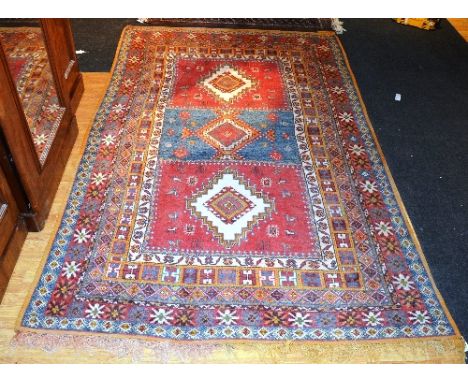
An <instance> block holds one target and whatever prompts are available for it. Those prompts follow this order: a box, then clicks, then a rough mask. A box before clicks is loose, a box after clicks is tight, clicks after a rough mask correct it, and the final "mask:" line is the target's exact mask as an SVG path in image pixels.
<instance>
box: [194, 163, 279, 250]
mask: <svg viewBox="0 0 468 382" xmlns="http://www.w3.org/2000/svg"><path fill="white" fill-rule="evenodd" d="M187 208H188V209H189V210H190V211H191V212H192V214H193V215H194V216H196V217H197V218H199V219H201V220H203V222H204V223H205V224H206V226H207V227H208V229H209V230H210V231H211V232H212V233H213V234H214V236H215V237H216V238H217V239H218V241H219V243H220V244H221V245H223V246H224V247H226V248H231V247H233V246H234V245H235V244H239V242H240V241H241V240H242V239H245V238H246V236H247V234H248V232H250V231H252V229H253V227H254V226H255V225H256V224H258V222H259V221H261V220H265V219H266V218H267V217H269V216H270V215H271V212H272V211H273V210H274V202H273V200H270V199H269V198H268V197H267V196H266V195H264V194H263V193H261V192H256V191H255V189H254V188H253V187H251V186H250V185H249V184H248V182H247V181H245V180H244V178H243V177H242V176H239V175H237V172H236V171H233V170H231V169H226V170H224V171H221V172H220V173H218V174H217V175H216V176H215V177H213V178H212V179H211V180H210V182H209V183H208V184H207V185H205V187H204V188H203V189H202V190H200V191H198V192H197V193H195V194H194V195H193V196H192V197H191V198H190V199H188V200H187Z"/></svg>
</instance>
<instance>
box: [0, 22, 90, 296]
mask: <svg viewBox="0 0 468 382" xmlns="http://www.w3.org/2000/svg"><path fill="white" fill-rule="evenodd" d="M82 93H83V80H82V76H81V74H80V71H79V68H78V61H77V58H76V55H75V46H74V42H73V37H72V34H71V29H70V23H69V21H68V20H66V19H41V20H40V21H38V24H37V26H33V27H31V26H30V25H28V26H26V27H17V26H15V27H6V28H5V27H0V156H1V157H2V160H1V161H0V170H1V172H0V185H1V186H0V205H1V207H0V208H1V209H0V298H1V295H2V289H3V288H4V285H5V283H6V282H5V280H7V279H8V278H9V276H10V274H11V272H12V270H13V266H14V263H15V260H16V256H17V252H19V249H20V248H21V243H22V240H24V236H25V235H24V232H25V227H27V229H28V230H29V231H39V230H41V229H42V228H43V226H44V222H45V219H46V218H47V215H48V213H49V210H50V207H51V204H52V200H53V198H54V195H55V192H56V190H57V187H58V184H59V182H60V179H61V177H62V174H63V170H64V169H65V165H66V162H67V159H68V157H69V155H70V152H71V148H72V146H73V144H74V142H75V139H76V136H77V133H78V128H77V124H76V118H75V112H76V108H77V106H78V103H79V101H80V98H81V95H82Z"/></svg>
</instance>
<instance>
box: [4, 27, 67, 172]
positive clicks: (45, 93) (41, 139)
mask: <svg viewBox="0 0 468 382" xmlns="http://www.w3.org/2000/svg"><path fill="white" fill-rule="evenodd" d="M0 42H1V44H2V47H3V50H4V52H5V56H6V59H7V62H8V65H9V67H10V73H11V74H12V78H13V80H14V82H15V85H16V89H17V91H18V96H19V98H20V100H21V105H22V107H23V110H24V115H25V117H26V120H27V122H28V125H29V129H30V131H31V136H32V140H33V143H34V148H35V150H36V154H37V156H38V158H39V161H40V163H41V164H44V162H45V160H46V158H47V154H48V153H49V150H50V146H51V145H52V142H53V140H54V138H55V134H56V132H57V128H58V126H59V125H60V121H61V119H62V116H63V113H64V112H65V108H63V107H61V106H60V102H59V100H58V97H57V91H56V90H55V84H54V79H53V76H52V72H51V68H50V65H49V59H48V57H47V50H46V47H45V43H44V40H43V37H42V30H41V28H35V27H5V28H0Z"/></svg>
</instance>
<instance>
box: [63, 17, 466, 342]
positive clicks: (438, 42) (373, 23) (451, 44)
mask: <svg viewBox="0 0 468 382" xmlns="http://www.w3.org/2000/svg"><path fill="white" fill-rule="evenodd" d="M129 23H133V24H136V22H135V19H119V20H96V19H75V20H73V24H72V25H73V31H74V34H75V40H76V48H77V49H83V50H85V51H87V52H88V53H86V54H83V55H80V56H79V63H80V68H81V70H82V71H109V70H110V67H111V64H112V60H113V57H114V53H115V49H116V46H117V42H118V40H119V36H120V32H121V30H122V28H123V26H124V25H127V24H129ZM344 27H345V29H346V30H347V31H346V32H345V33H344V34H343V35H341V36H340V39H341V41H342V42H343V45H344V47H345V50H346V52H347V54H348V57H349V61H350V65H351V67H352V69H353V71H354V74H355V76H356V79H357V81H358V84H359V86H360V89H361V92H362V95H363V98H364V101H365V104H366V106H367V110H368V113H369V116H370V119H371V121H372V123H373V125H374V128H375V130H376V133H377V136H378V139H379V141H380V144H381V146H382V148H383V151H384V153H385V156H386V158H387V160H388V164H389V167H390V170H391V172H392V174H393V177H394V179H395V182H396V184H397V186H398V189H399V190H400V193H401V196H402V199H403V201H404V203H405V205H406V207H407V209H408V213H409V215H410V217H411V219H412V221H413V224H414V227H415V230H416V232H417V234H418V237H419V239H420V241H421V244H422V247H423V249H424V252H425V254H426V257H427V260H428V262H429V265H430V268H431V270H432V273H433V275H434V278H435V280H436V283H437V286H438V287H439V289H440V291H441V293H442V295H443V296H444V298H445V300H446V302H447V305H448V307H449V309H450V311H451V312H452V314H453V316H454V318H455V321H456V322H457V324H458V326H459V328H460V330H461V331H462V333H464V335H465V337H468V248H467V242H468V44H466V43H465V42H464V40H463V39H462V38H461V36H459V35H458V33H457V32H456V31H455V30H454V29H453V28H452V26H451V25H450V24H449V23H448V22H447V21H446V20H443V21H442V23H441V27H440V29H438V30H436V31H422V30H419V29H416V28H412V27H407V26H402V25H398V24H396V23H394V22H393V21H391V20H389V19H388V20H387V19H345V20H344ZM395 93H400V94H401V95H402V100H401V102H396V101H394V97H395ZM465 240H467V242H465Z"/></svg>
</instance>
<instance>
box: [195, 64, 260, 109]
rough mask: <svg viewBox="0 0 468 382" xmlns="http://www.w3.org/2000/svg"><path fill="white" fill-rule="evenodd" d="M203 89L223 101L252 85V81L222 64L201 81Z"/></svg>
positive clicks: (231, 98) (230, 98) (232, 97)
mask: <svg viewBox="0 0 468 382" xmlns="http://www.w3.org/2000/svg"><path fill="white" fill-rule="evenodd" d="M202 84H203V86H204V87H205V89H208V90H210V91H211V92H212V93H213V94H214V95H215V96H217V97H218V98H220V99H221V100H223V101H225V102H229V101H231V100H233V99H234V98H235V97H237V96H238V95H240V94H241V93H242V92H244V91H246V90H248V89H250V88H252V87H253V85H254V82H253V81H252V80H251V79H249V78H247V77H246V76H244V75H243V74H241V73H240V72H239V71H237V70H236V69H234V68H232V67H230V66H229V65H224V66H222V67H221V68H219V69H218V70H216V71H215V72H214V73H212V74H211V75H210V76H209V77H208V78H205V79H204V80H203V82H202Z"/></svg>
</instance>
